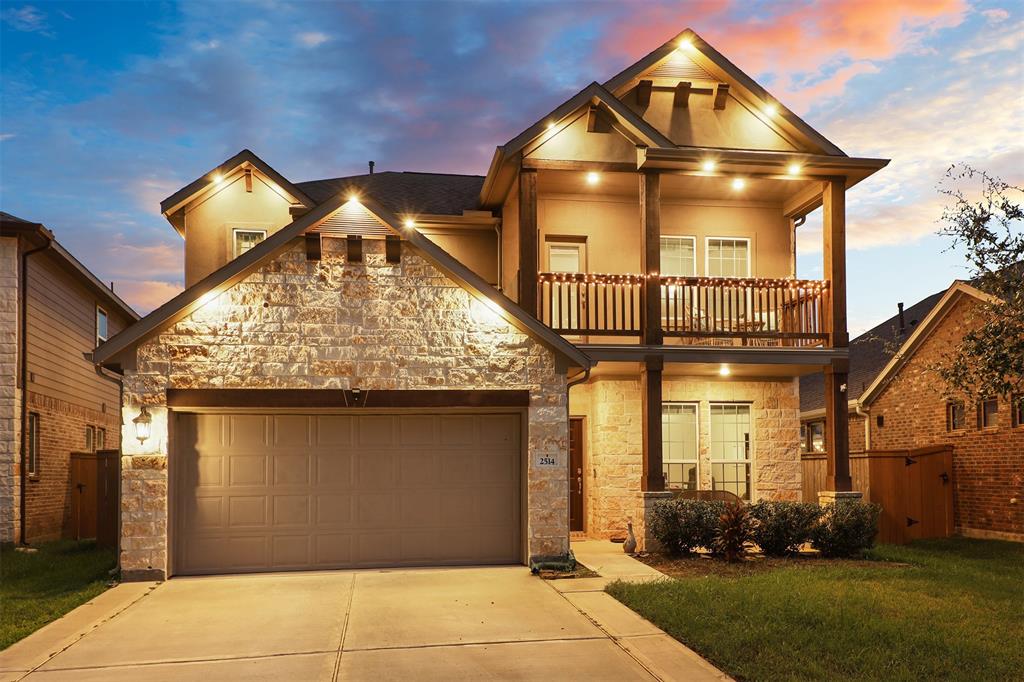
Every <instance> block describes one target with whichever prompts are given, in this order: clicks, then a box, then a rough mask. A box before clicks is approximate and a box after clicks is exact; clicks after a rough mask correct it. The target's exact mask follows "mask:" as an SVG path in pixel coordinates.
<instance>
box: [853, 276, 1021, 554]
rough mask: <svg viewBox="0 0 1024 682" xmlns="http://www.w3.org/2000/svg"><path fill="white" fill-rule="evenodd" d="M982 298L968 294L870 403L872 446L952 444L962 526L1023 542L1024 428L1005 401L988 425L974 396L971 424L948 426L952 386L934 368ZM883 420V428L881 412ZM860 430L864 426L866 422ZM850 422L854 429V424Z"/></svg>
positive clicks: (957, 510)
mask: <svg viewBox="0 0 1024 682" xmlns="http://www.w3.org/2000/svg"><path fill="white" fill-rule="evenodd" d="M976 305H977V303H976V300H975V299H973V298H970V297H966V296H965V297H962V298H961V299H960V300H959V301H958V302H957V303H956V304H954V306H953V308H952V309H951V310H950V311H949V313H948V314H947V315H946V317H945V318H944V319H943V320H942V322H941V323H940V325H939V327H938V328H936V329H935V330H933V331H932V333H931V334H930V335H929V336H928V338H927V339H926V340H925V341H924V343H922V344H921V346H920V347H919V348H918V349H917V351H916V352H915V353H914V354H913V356H911V358H910V359H909V360H908V361H907V363H906V364H905V365H904V366H903V367H902V368H901V369H900V370H899V372H898V373H897V374H896V376H895V377H894V378H893V380H892V381H891V382H890V383H889V384H888V385H887V386H886V387H885V388H884V389H883V390H882V392H881V393H880V394H879V396H878V397H877V398H876V399H875V400H874V402H873V403H872V404H871V405H869V406H868V407H869V409H870V414H871V418H870V423H871V448H872V449H873V450H886V449H897V448H918V447H925V446H931V445H952V446H953V486H954V487H953V503H954V509H955V524H956V529H957V532H959V533H963V534H965V535H980V536H986V537H1001V538H1007V539H1014V540H1024V426H1020V425H1018V426H1014V425H1013V423H1012V420H1011V413H1010V404H1009V402H1008V401H1006V400H1004V399H1002V398H1000V399H999V413H998V415H997V419H996V421H997V425H996V426H994V427H988V428H981V427H980V426H979V424H978V422H977V419H976V414H975V406H974V405H973V404H971V403H970V402H969V401H968V402H966V405H967V419H966V424H965V428H964V429H961V430H957V431H952V432H950V431H947V430H946V404H947V396H948V391H947V390H946V388H945V385H944V384H943V383H942V379H941V378H940V377H938V376H937V375H936V374H935V373H934V372H932V371H930V370H929V367H931V366H933V365H934V364H935V363H936V362H938V361H940V360H941V359H942V358H943V356H944V355H945V354H946V353H948V352H949V349H951V348H954V347H955V346H956V345H957V344H958V343H959V341H960V339H961V338H962V337H963V333H964V330H966V329H969V328H970V327H971V326H972V324H974V323H973V322H972V320H971V315H972V310H974V308H975V306H976ZM878 417H882V418H883V424H882V426H879V425H878V421H877V418H878ZM857 427H858V428H860V429H861V432H863V428H864V427H863V422H862V421H859V423H858V425H857ZM854 428H855V427H854V423H853V421H852V420H851V423H850V430H851V432H852V431H853V429H854Z"/></svg>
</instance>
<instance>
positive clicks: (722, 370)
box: [718, 365, 732, 377]
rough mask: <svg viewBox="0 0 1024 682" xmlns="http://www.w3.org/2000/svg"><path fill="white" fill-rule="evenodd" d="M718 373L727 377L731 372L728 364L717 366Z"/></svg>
mask: <svg viewBox="0 0 1024 682" xmlns="http://www.w3.org/2000/svg"><path fill="white" fill-rule="evenodd" d="M718 373H719V374H720V375H721V376H723V377H727V376H729V375H730V374H732V370H731V369H729V365H722V366H721V367H719V368H718Z"/></svg>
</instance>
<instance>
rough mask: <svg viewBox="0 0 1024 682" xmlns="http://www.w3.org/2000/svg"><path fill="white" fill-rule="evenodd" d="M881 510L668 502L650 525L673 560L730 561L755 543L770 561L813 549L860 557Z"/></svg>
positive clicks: (856, 505) (864, 505)
mask: <svg viewBox="0 0 1024 682" xmlns="http://www.w3.org/2000/svg"><path fill="white" fill-rule="evenodd" d="M880 511H881V508H880V507H879V506H878V505H877V504H872V503H869V502H855V501H840V502H838V503H836V504H830V505H828V506H825V507H821V506H819V505H817V504H813V503H810V502H758V503H756V504H752V505H742V506H739V507H738V508H737V507H735V506H730V505H727V504H726V503H725V502H720V501H705V500H682V499H674V500H663V501H661V502H658V503H657V504H655V506H654V508H653V509H652V512H651V514H650V517H649V518H648V519H647V524H648V526H649V529H650V533H651V535H652V536H653V537H654V538H655V539H656V540H657V541H658V542H659V544H660V545H661V547H662V549H663V550H664V551H665V552H667V553H668V554H671V555H681V554H688V553H691V552H694V551H696V550H697V549H705V550H708V551H710V552H712V553H714V554H717V555H721V556H724V557H726V558H728V559H730V560H733V559H736V558H738V557H739V556H742V553H743V548H744V547H745V546H746V545H747V543H754V544H756V545H757V546H758V547H760V548H761V551H762V552H764V553H765V554H766V555H768V556H787V555H791V554H793V553H795V552H797V551H798V550H799V549H800V546H801V545H803V544H804V543H807V542H810V543H811V546H812V547H814V548H815V549H817V550H818V551H820V552H821V553H822V554H823V555H824V556H828V557H854V556H860V555H861V554H863V553H864V550H866V549H868V548H870V547H871V546H872V545H873V544H874V541H875V535H876V534H877V532H878V515H879V512H880Z"/></svg>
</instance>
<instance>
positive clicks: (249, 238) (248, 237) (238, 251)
mask: <svg viewBox="0 0 1024 682" xmlns="http://www.w3.org/2000/svg"><path fill="white" fill-rule="evenodd" d="M266 238H267V231H266V230H235V231H234V251H233V253H234V255H233V256H232V257H233V258H238V257H239V256H241V255H242V254H243V253H245V252H246V251H248V250H250V249H251V248H252V247H254V246H256V245H257V244H259V243H260V242H261V241H263V240H264V239H266Z"/></svg>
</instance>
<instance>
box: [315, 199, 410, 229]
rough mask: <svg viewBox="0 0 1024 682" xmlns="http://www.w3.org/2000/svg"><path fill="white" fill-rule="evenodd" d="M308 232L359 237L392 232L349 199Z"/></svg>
mask: <svg viewBox="0 0 1024 682" xmlns="http://www.w3.org/2000/svg"><path fill="white" fill-rule="evenodd" d="M309 232H319V233H320V234H326V235H332V236H337V235H359V236H360V237H386V236H387V235H389V234H394V233H393V232H392V231H391V228H390V227H388V226H387V225H385V224H384V223H382V222H381V221H380V220H377V218H376V217H375V216H374V215H373V214H372V213H370V212H369V211H367V210H366V209H365V208H363V206H362V205H361V204H360V203H359V202H357V201H349V202H347V203H345V204H344V205H343V206H342V207H341V208H339V209H338V210H337V211H335V212H334V213H332V214H331V215H330V216H328V217H327V219H325V220H324V221H323V222H322V223H320V224H319V225H317V226H316V227H313V228H311V229H310V230H309Z"/></svg>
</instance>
